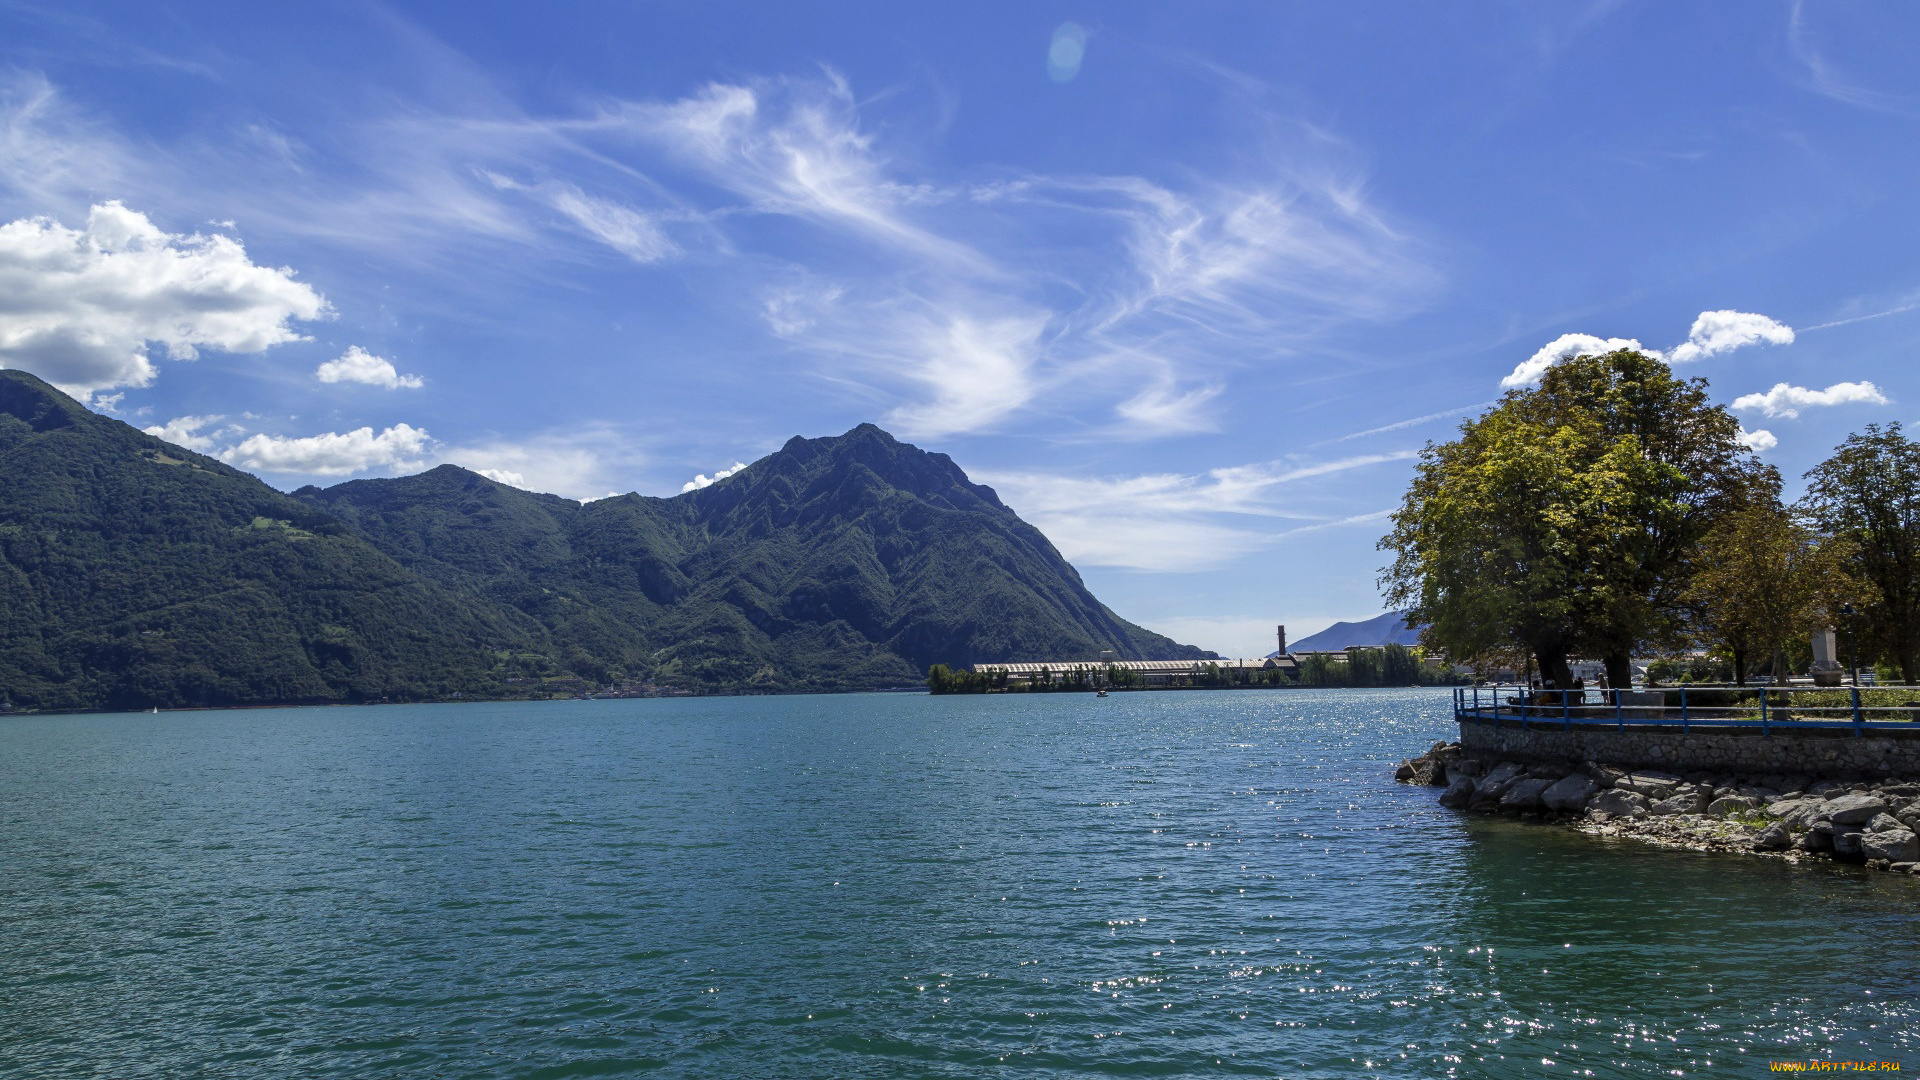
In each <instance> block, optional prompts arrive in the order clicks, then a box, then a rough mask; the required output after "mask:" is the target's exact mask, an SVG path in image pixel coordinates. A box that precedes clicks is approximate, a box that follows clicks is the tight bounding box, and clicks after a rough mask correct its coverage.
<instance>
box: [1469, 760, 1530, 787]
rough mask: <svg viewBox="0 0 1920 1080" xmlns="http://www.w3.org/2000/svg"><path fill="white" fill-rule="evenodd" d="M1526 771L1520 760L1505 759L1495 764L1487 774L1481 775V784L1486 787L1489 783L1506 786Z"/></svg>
mask: <svg viewBox="0 0 1920 1080" xmlns="http://www.w3.org/2000/svg"><path fill="white" fill-rule="evenodd" d="M1525 771H1526V770H1525V769H1523V768H1521V767H1520V765H1519V763H1518V762H1512V761H1503V762H1501V763H1500V764H1498V765H1495V766H1494V767H1493V769H1492V770H1491V771H1489V772H1488V773H1487V775H1486V776H1484V777H1481V779H1480V785H1481V786H1482V787H1485V786H1486V785H1488V784H1498V785H1500V786H1501V787H1505V786H1506V785H1508V784H1510V783H1512V782H1513V781H1514V779H1515V778H1517V777H1518V776H1519V775H1520V774H1521V773H1523V772H1525Z"/></svg>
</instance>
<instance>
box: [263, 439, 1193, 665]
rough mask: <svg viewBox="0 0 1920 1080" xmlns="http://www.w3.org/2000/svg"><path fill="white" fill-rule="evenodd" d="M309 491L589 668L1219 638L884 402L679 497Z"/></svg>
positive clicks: (964, 657)
mask: <svg viewBox="0 0 1920 1080" xmlns="http://www.w3.org/2000/svg"><path fill="white" fill-rule="evenodd" d="M295 494H296V495H297V496H299V497H300V498H303V499H306V500H308V501H309V502H311V503H312V504H313V505H314V506H316V507H318V508H320V509H323V510H325V511H326V512H328V513H329V514H331V515H334V516H336V517H338V518H339V519H340V520H341V521H343V522H346V523H347V524H348V525H349V526H350V527H352V528H353V529H354V530H355V531H356V532H357V533H358V534H359V535H362V536H364V537H366V538H367V539H368V540H369V541H370V542H372V543H373V544H374V545H376V546H377V547H379V548H380V549H381V550H382V551H384V552H386V553H387V554H389V555H391V556H393V557H394V558H395V559H396V560H397V561H399V562H400V563H402V564H403V565H406V566H408V567H410V568H413V569H415V570H417V571H418V572H420V573H421V574H422V575H423V576H426V577H428V578H431V579H432V580H435V581H438V582H441V583H443V584H446V585H448V586H450V587H454V588H458V589H461V590H464V591H470V592H473V593H476V594H478V595H481V596H484V597H486V598H488V599H489V600H492V601H495V602H498V603H501V604H505V605H508V606H511V607H513V608H515V609H516V610H518V611H521V612H523V613H525V614H527V615H529V616H530V617H532V618H535V619H537V620H538V621H539V622H540V623H541V625H542V626H543V627H545V628H546V629H547V631H548V632H549V633H550V634H551V635H552V639H553V641H554V643H555V646H556V648H557V649H558V650H559V651H560V653H561V655H563V656H564V657H567V658H569V665H570V666H571V667H572V669H573V670H576V671H578V670H580V665H581V663H582V662H584V661H587V660H588V658H592V659H593V660H597V661H599V662H600V663H601V664H602V665H603V667H604V669H605V670H602V668H593V671H592V674H593V676H594V677H602V676H604V675H606V674H612V673H615V672H617V673H620V674H624V675H626V676H629V677H631V676H633V675H635V674H641V673H644V674H646V675H648V676H650V677H653V678H656V679H659V680H663V681H670V682H679V683H682V684H686V685H694V686H703V687H708V688H736V689H848V688H859V687H870V686H887V685H906V684H912V683H915V682H918V681H919V680H920V679H921V678H923V677H924V675H925V672H926V669H927V668H928V667H929V666H930V665H932V664H934V663H948V664H972V663H980V662H987V661H995V660H1011V659H1016V658H1023V657H1038V658H1047V659H1085V660H1092V659H1095V658H1096V657H1097V656H1098V655H1099V654H1100V652H1101V651H1102V650H1105V649H1112V650H1113V651H1114V652H1115V653H1116V654H1117V655H1119V656H1121V657H1125V658H1129V659H1146V658H1157V659H1189V658H1191V659H1204V658H1206V657H1208V656H1210V655H1211V654H1209V653H1206V652H1203V651H1202V650H1199V649H1195V648H1193V647H1191V646H1184V645H1179V644H1177V643H1175V642H1173V641H1171V640H1169V639H1167V638H1164V637H1161V636H1160V635H1158V634H1154V633H1152V632H1151V631H1148V630H1145V629H1142V628H1141V627H1138V626H1135V625H1134V624H1132V623H1129V622H1127V621H1125V620H1124V619H1121V618H1119V617H1118V616H1116V615H1115V614H1114V613H1113V612H1111V611H1109V610H1108V609H1107V608H1106V606H1105V605H1103V604H1101V603H1100V602H1099V601H1098V600H1097V599H1095V598H1094V596H1093V594H1092V593H1090V592H1088V591H1087V588H1086V586H1085V584H1083V583H1082V582H1081V580H1080V575H1079V574H1078V573H1077V572H1075V571H1074V569H1073V567H1072V566H1070V565H1068V563H1067V562H1066V560H1065V559H1063V558H1061V556H1060V553H1059V552H1058V551H1056V550H1054V547H1053V545H1052V544H1051V543H1049V542H1048V541H1047V539H1046V537H1044V536H1042V535H1041V534H1040V532H1039V530H1037V529H1035V528H1034V527H1033V526H1031V525H1029V524H1027V523H1026V522H1024V521H1022V520H1021V519H1020V518H1019V516H1018V515H1016V514H1015V513H1014V512H1013V511H1012V510H1009V509H1008V508H1007V507H1006V505H1005V504H1004V503H1002V502H1001V501H1000V499H999V496H997V495H996V494H995V493H994V491H993V489H992V488H989V487H984V486H981V485H979V484H974V483H972V482H971V481H969V480H968V479H967V476H966V473H964V472H963V471H961V469H960V467H959V466H957V465H955V464H954V463H953V460H952V459H951V458H949V457H947V456H946V455H944V454H934V453H928V452H927V451H924V450H921V449H919V448H917V447H914V446H910V445H907V444H905V443H902V442H899V441H898V440H896V439H894V438H893V437H892V436H891V435H888V434H887V433H886V432H884V431H882V430H880V429H879V428H877V427H874V426H873V425H871V424H862V425H860V426H859V427H856V428H854V429H853V430H852V431H849V432H847V433H846V434H845V435H841V436H838V437H835V438H822V439H802V438H794V439H791V440H789V441H788V442H787V444H786V445H785V446H783V447H782V448H781V449H780V450H778V451H777V452H775V453H773V454H771V455H769V456H767V457H765V458H763V459H761V460H760V461H757V462H755V463H753V464H752V465H751V466H749V467H748V468H746V469H745V470H742V471H741V472H739V473H736V474H734V475H732V476H729V477H727V478H725V479H723V480H720V481H718V482H716V483H714V484H713V485H711V486H709V487H706V488H702V489H700V490H698V491H693V492H688V493H686V494H683V495H679V496H676V497H674V498H670V499H658V498H649V497H647V496H642V495H621V496H615V497H613V498H608V499H600V500H597V501H594V502H591V503H587V504H585V505H578V504H574V503H571V502H569V501H567V500H564V499H557V498H554V497H553V496H548V495H533V494H530V493H527V492H523V491H518V490H516V489H514V488H510V487H507V486H506V485H503V484H499V483H496V482H494V481H492V480H488V479H487V478H485V477H482V476H479V475H477V474H475V473H471V472H468V471H466V470H464V469H461V468H458V467H456V466H451V465H443V466H441V467H440V468H437V469H434V470H433V471H431V472H428V473H424V474H421V475H419V476H411V477H404V478H400V479H394V480H356V481H351V482H349V483H345V484H340V485H337V486H335V487H331V488H326V489H319V488H303V489H301V490H300V491H299V492H296V493H295ZM589 666H590V665H589Z"/></svg>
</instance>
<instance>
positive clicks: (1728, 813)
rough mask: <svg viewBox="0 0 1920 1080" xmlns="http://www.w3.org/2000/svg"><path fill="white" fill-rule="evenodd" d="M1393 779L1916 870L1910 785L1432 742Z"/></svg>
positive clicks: (1919, 840) (1534, 810)
mask: <svg viewBox="0 0 1920 1080" xmlns="http://www.w3.org/2000/svg"><path fill="white" fill-rule="evenodd" d="M1394 779H1396V780H1398V781H1400V782H1402V783H1407V784H1420V785H1429V786H1433V787H1441V788H1444V789H1445V790H1444V791H1442V792H1441V794H1440V805H1442V806H1446V807H1450V808H1453V809H1456V810H1475V811H1482V812H1487V813H1505V814H1515V815H1530V816H1537V817H1542V818H1546V819H1551V820H1557V821H1560V822H1563V823H1565V824H1568V825H1570V826H1571V827H1573V828H1575V829H1577V830H1579V831H1580V832H1585V833H1590V834H1593V835H1597V836H1613V837H1625V838H1630V839H1635V840H1643V841H1647V842H1649V843H1653V844H1659V845H1662V846H1665V847H1674V848H1686V849H1689V850H1694V851H1724V852H1739V853H1743V854H1757V855H1767V856H1772V857H1774V858H1783V859H1788V860H1794V861H1798V860H1803V859H1826V860H1832V861H1835V862H1844V863H1856V864H1861V865H1864V866H1866V867H1869V868H1871V869H1875V870H1890V871H1893V872H1896V873H1909V874H1911V873H1920V782H1915V781H1912V780H1902V779H1898V778H1892V777H1889V778H1886V779H1882V780H1862V779H1848V778H1831V777H1819V776H1810V775H1792V774H1778V775H1773V774H1770V775H1764V776H1736V775H1727V774H1721V773H1709V772H1692V773H1687V774H1685V775H1678V774H1675V773H1668V772H1659V771H1655V770H1649V769H1623V768H1615V767H1613V766H1610V765H1606V764H1602V763H1599V762H1592V761H1589V762H1584V763H1581V764H1579V765H1568V764H1540V763H1537V762H1523V761H1513V760H1506V759H1498V758H1492V757H1486V756H1477V755H1475V754H1473V753H1472V752H1471V751H1468V750H1464V749H1462V747H1461V746H1460V744H1458V743H1445V742H1442V743H1435V744H1434V745H1433V748H1432V749H1431V750H1428V751H1427V752H1426V753H1424V754H1422V755H1420V756H1419V757H1417V758H1414V759H1412V760H1411V761H1407V762H1403V763H1402V764H1401V765H1400V767H1399V769H1398V770H1397V771H1396V772H1395V774H1394Z"/></svg>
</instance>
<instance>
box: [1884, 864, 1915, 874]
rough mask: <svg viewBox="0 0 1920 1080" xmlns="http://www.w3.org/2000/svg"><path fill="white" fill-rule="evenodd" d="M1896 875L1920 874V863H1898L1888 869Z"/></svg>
mask: <svg viewBox="0 0 1920 1080" xmlns="http://www.w3.org/2000/svg"><path fill="white" fill-rule="evenodd" d="M1887 869H1889V870H1891V871H1893V872H1894V873H1896V874H1913V873H1920V862H1897V863H1894V864H1893V865H1891V866H1889V867H1887Z"/></svg>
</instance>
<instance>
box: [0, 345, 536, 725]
mask: <svg viewBox="0 0 1920 1080" xmlns="http://www.w3.org/2000/svg"><path fill="white" fill-rule="evenodd" d="M543 637H544V632H543V631H542V629H541V627H540V626H539V625H538V624H537V623H536V622H535V621H534V620H532V619H530V618H528V617H526V616H524V615H520V614H519V613H517V612H513V611H508V610H503V609H499V608H494V607H487V606H480V607H476V606H475V605H472V604H470V603H467V602H466V601H465V599H464V598H462V597H460V596H459V595H456V594H455V593H454V592H452V591H450V590H448V589H445V588H442V587H439V586H437V585H435V584H433V583H431V582H428V581H425V580H422V579H421V578H420V576H419V575H417V574H415V573H413V572H412V571H410V570H408V569H407V568H405V567H403V566H401V565H400V564H399V563H397V562H396V561H395V560H393V559H392V558H390V557H388V556H387V555H385V554H383V553H382V552H380V551H379V550H378V549H376V548H375V547H374V546H373V545H372V544H370V543H368V542H367V541H366V540H364V539H362V538H360V537H359V536H356V535H355V534H354V533H353V531H352V530H351V529H349V528H347V527H346V526H345V525H343V524H342V523H341V522H339V521H338V520H337V519H335V518H333V517H331V516H330V515H328V514H326V513H324V512H322V511H320V510H318V509H317V508H315V507H314V506H313V505H312V504H311V503H309V502H306V501H304V500H301V499H295V498H291V497H289V496H287V495H283V494H281V493H280V492H278V491H275V490H274V489H272V488H270V487H268V486H267V485H266V484H263V483H261V482H260V481H259V480H258V479H256V478H254V477H252V476H249V475H247V474H246V473H243V472H240V471H238V470H236V469H232V468H229V467H228V466H226V465H223V464H221V463H220V462H218V461H215V460H213V459H212V458H208V457H203V456H202V455H200V454H196V453H193V452H192V451H189V450H184V449H182V448H180V447H178V446H174V445H171V444H169V443H166V442H163V441H161V440H159V439H156V438H154V437H152V436H150V435H147V434H144V433H142V432H140V431H138V430H136V429H134V428H132V427H129V426H128V425H126V424H123V423H121V422H119V421H117V420H111V419H108V418H107V417H104V416H99V415H96V414H94V413H91V412H88V411H87V410H86V409H85V408H84V407H82V406H81V405H80V404H79V403H78V402H76V401H74V400H73V399H72V398H70V397H68V396H66V395H65V394H62V393H60V392H59V391H57V390H55V389H53V388H52V387H51V386H48V385H47V384H46V383H43V382H41V381H40V380H39V379H37V378H34V377H33V376H32V375H28V374H26V373H25V372H20V371H0V700H4V701H8V702H10V703H11V704H12V705H14V706H16V707H29V708H43V709H61V708H68V709H72V708H144V707H146V706H149V705H163V706H177V705H199V704H206V705H229V704H242V703H248V702H259V701H274V702H289V703H298V702H324V701H349V700H378V699H381V698H388V699H394V700H418V699H426V698H440V697H447V696H451V695H453V694H455V693H459V692H479V693H484V692H486V690H487V687H488V683H489V671H490V669H491V668H492V666H493V659H492V654H493V653H495V652H498V651H502V650H505V651H521V650H531V649H539V648H544V647H545V646H544V641H543Z"/></svg>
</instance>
